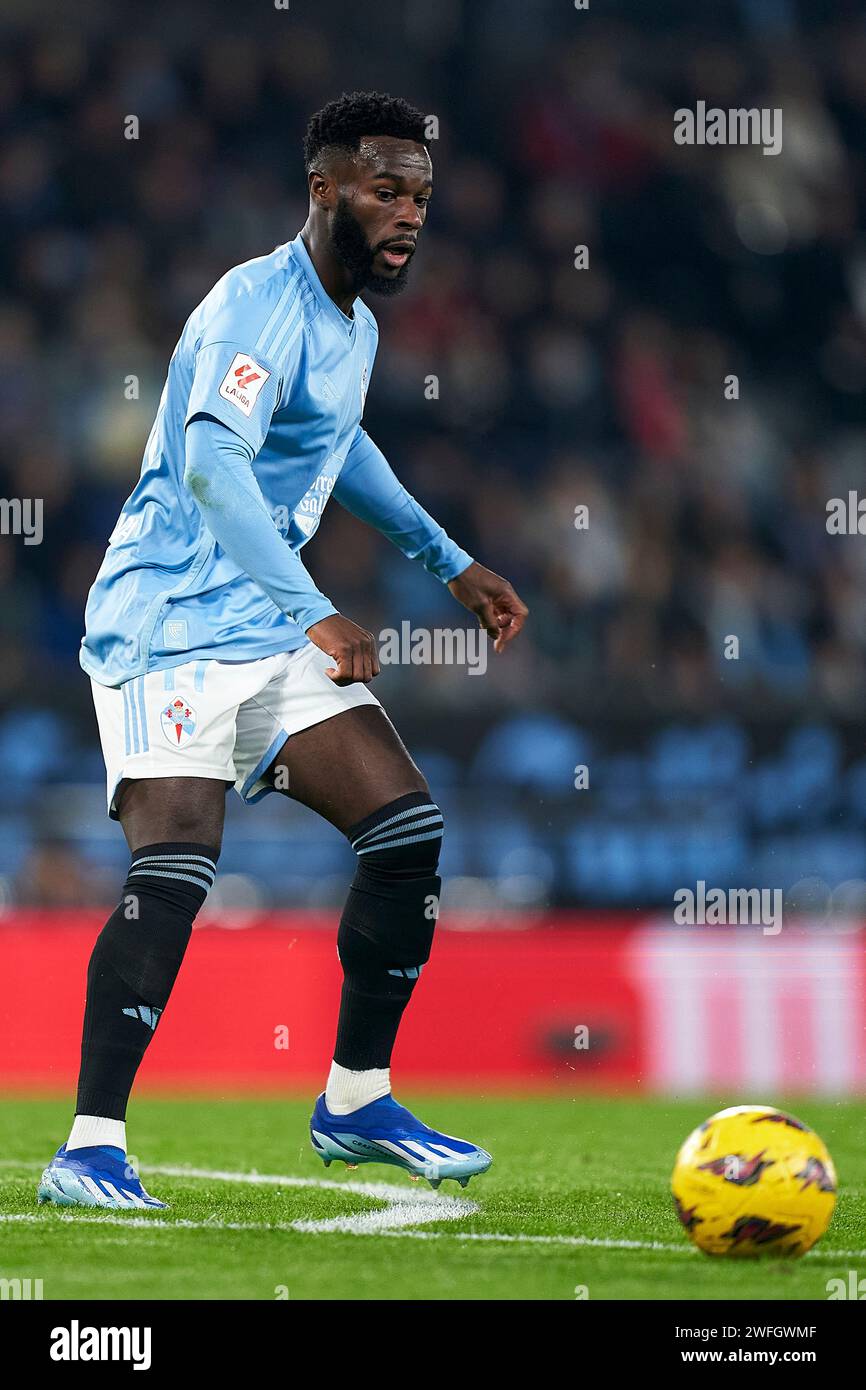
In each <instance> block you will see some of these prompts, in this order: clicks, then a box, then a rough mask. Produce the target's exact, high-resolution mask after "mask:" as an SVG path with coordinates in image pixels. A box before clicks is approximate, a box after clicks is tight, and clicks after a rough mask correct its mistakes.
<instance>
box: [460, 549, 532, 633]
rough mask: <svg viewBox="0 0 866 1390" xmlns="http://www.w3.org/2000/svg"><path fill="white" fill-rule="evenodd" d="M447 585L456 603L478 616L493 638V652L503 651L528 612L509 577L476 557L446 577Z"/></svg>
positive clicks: (520, 626)
mask: <svg viewBox="0 0 866 1390" xmlns="http://www.w3.org/2000/svg"><path fill="white" fill-rule="evenodd" d="M448 588H449V589H450V590H451V592H452V594H453V595H454V597H455V598H456V599H457V602H458V603H462V604H463V607H464V608H468V609H469V611H470V613H474V614H475V615H476V616H477V618H478V622H479V623H480V625H481V627H483V628H484V631H485V632H486V633H487V634H488V636H489V637H492V638H493V639H494V641H493V650H494V651H495V652H502V651H504V650H505V644H506V642H510V641H511V640H512V639H513V638H515V637H516V636H517V634H518V632H519V631H520V629H521V628H522V627H523V624H524V622H525V621H526V618H527V616H528V614H529V609H528V608H527V606H526V604H525V603H524V602H523V600H522V599H520V598H518V596H517V594H516V593H515V592H514V590H513V588H512V587H511V585H510V584H509V582H508V580H507V579H503V578H502V575H501V574H494V573H493V570H488V569H485V568H484V566H483V565H479V564H478V562H477V560H473V561H472V564H471V565H470V566H469V567H468V569H465V570H464V571H463V573H462V574H458V575H457V576H456V577H455V578H454V579H449V580H448Z"/></svg>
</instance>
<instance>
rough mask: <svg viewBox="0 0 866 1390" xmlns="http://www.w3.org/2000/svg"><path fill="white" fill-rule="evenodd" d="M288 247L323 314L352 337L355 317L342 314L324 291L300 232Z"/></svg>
mask: <svg viewBox="0 0 866 1390" xmlns="http://www.w3.org/2000/svg"><path fill="white" fill-rule="evenodd" d="M289 245H290V246H291V248H292V250H293V251H294V253H295V256H296V257H297V259H298V261H299V262H300V264H301V266H302V268H303V271H304V274H305V275H306V277H307V279H308V280H309V282H310V285H311V286H312V289H313V293H314V295H315V296H316V298H317V299H318V301H319V303H320V304H321V306H322V308H323V309H324V311H325V313H326V314H328V315H329V316H330V318H331V319H332V320H333V321H334V323H336V324H338V325H339V326H340V327H341V328H342V329H343V332H344V333H348V335H349V337H350V338H352V337H354V335H355V325H356V324H357V322H358V317H357V315H355V317H354V318H349V315H348V314H344V313H343V311H342V309H341V308H340V306H339V305H338V304H335V303H334V301H333V299H332V298H331V296H330V295H329V294H328V291H327V290H326V289H325V287H324V285H323V284H322V282H321V280H320V279H319V276H318V272H317V270H316V267H315V266H314V265H313V262H312V260H311V259H310V253H309V251H308V250H307V248H306V246H305V245H304V239H303V237H302V236H301V234H300V232H298V235H297V236H296V237H295V239H294V241H292V242H290V243H289Z"/></svg>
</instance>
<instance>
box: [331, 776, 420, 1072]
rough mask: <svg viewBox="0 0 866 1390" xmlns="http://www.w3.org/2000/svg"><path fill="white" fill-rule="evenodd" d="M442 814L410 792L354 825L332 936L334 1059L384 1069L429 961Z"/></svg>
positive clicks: (349, 1066) (342, 1063)
mask: <svg viewBox="0 0 866 1390" xmlns="http://www.w3.org/2000/svg"><path fill="white" fill-rule="evenodd" d="M442 825H443V822H442V813H441V811H440V810H439V808H438V806H436V805H435V804H434V803H433V802H432V801H431V800H430V796H429V794H428V793H426V792H410V793H409V794H408V795H407V796H401V797H399V798H398V799H397V800H396V801H392V802H390V803H389V804H388V805H387V806H383V807H381V808H380V810H378V811H375V812H374V813H373V815H371V816H367V817H366V818H365V819H364V820H362V821H359V823H358V824H357V825H354V826H352V828H351V829H350V830H349V831H348V839H349V841H350V842H351V845H352V848H353V849H354V850H355V851H356V853H357V855H358V868H357V871H356V874H355V878H354V881H353V883H352V886H351V888H350V889H349V896H348V899H347V901H346V906H345V909H344V911H343V916H342V918H341V921H340V928H339V931H338V933H337V950H338V952H339V956H340V963H341V965H342V967H343V989H342V994H341V996H340V1018H339V1023H338V1025H337V1043H336V1047H335V1049H334V1061H335V1062H336V1063H337V1064H338V1066H341V1067H346V1068H347V1069H349V1070H351V1071H366V1070H370V1069H372V1068H381V1067H388V1066H389V1065H390V1061H391V1052H392V1049H393V1047H394V1040H395V1038H396V1037H397V1029H398V1028H399V1026H400V1020H401V1018H402V1017H403V1011H404V1009H405V1008H406V1005H407V1004H408V1002H409V1000H410V998H411V996H412V991H413V990H414V988H415V985H416V983H417V981H418V977H419V975H420V973H421V969H422V967H423V965H424V964H425V962H426V961H427V960H428V959H429V956H430V948H431V945H432V942H433V932H434V929H435V927H436V918H437V916H438V908H439V893H440V889H441V886H442V881H441V879H440V878H438V877H437V875H436V868H437V866H438V863H439V850H440V848H441V844H442Z"/></svg>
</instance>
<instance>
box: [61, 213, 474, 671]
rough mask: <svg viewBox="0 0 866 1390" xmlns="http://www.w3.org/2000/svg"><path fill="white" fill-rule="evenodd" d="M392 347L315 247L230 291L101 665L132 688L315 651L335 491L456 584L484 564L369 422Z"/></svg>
mask: <svg viewBox="0 0 866 1390" xmlns="http://www.w3.org/2000/svg"><path fill="white" fill-rule="evenodd" d="M377 339H378V331H377V328H376V321H375V319H374V318H373V315H372V314H371V312H370V310H369V309H368V308H367V306H366V305H365V304H364V303H363V302H362V301H361V300H360V299H357V300H356V301H355V305H354V316H353V317H352V318H349V317H348V316H347V315H346V314H344V313H343V312H342V311H341V310H340V309H339V308H338V307H337V305H336V304H335V303H334V301H333V300H332V299H331V297H330V295H328V294H327V293H326V292H325V290H324V288H323V286H322V284H321V281H320V280H319V277H318V275H317V274H316V271H315V269H314V267H313V263H312V261H311V260H310V257H309V254H308V252H307V250H306V247H305V246H304V243H303V241H302V239H301V237H300V236H298V237H296V238H295V240H294V241H290V242H287V243H286V244H285V245H284V246H278V247H277V249H276V250H275V251H273V252H272V253H271V254H270V255H269V256H260V257H258V258H257V259H256V260H253V261H248V262H246V264H244V265H240V266H236V267H235V268H234V269H233V270H230V271H229V272H228V274H226V275H224V276H223V278H222V279H221V280H220V281H218V283H217V284H216V285H215V286H214V288H213V289H212V290H211V292H210V294H208V295H207V296H206V298H205V299H204V300H203V301H202V303H201V304H200V305H199V306H198V308H197V309H196V310H195V311H194V313H193V314H192V315H191V316H190V318H189V319H188V321H187V323H186V325H185V327H184V330H183V333H182V334H181V337H180V341H179V342H178V344H177V347H176V348H175V350H174V353H173V355H172V359H171V363H170V365H169V370H168V378H167V380H166V383H165V387H164V388H163V392H162V397H161V400H160V403H159V409H158V411H157V415H156V419H155V421H154V424H153V428H152V430H151V432H150V437H149V439H148V442H147V447H146V449H145V453H144V460H143V462H142V468H141V475H140V477H139V480H138V483H137V484H136V486H135V489H134V490H133V492H132V494H131V496H130V497H129V498H128V500H127V502H126V503H125V504H124V507H123V511H122V512H121V514H120V518H119V519H118V522H117V525H116V526H115V528H114V531H113V532H112V535H111V538H110V541H109V546H108V550H107V551H106V554H105V559H104V560H103V562H102V565H101V567H100V570H99V573H98V575H97V576H96V579H95V581H94V584H93V587H92V589H91V591H90V594H89V596H88V600H87V608H86V612H85V635H84V639H83V641H82V644H81V664H82V666H83V667H84V669H85V671H87V672H88V673H89V674H90V675H92V676H93V677H94V678H95V679H96V680H97V681H99V682H101V683H102V684H103V685H121V684H122V683H123V682H124V681H127V680H129V679H131V678H132V677H133V676H139V675H143V674H144V673H146V672H147V671H154V670H161V669H163V668H165V667H170V666H177V665H180V664H181V663H183V662H186V661H191V660H195V659H200V658H207V657H218V658H219V659H220V660H221V661H248V660H252V659H254V658H256V657H261V656H269V655H272V654H273V653H274V652H279V651H292V650H294V649H295V648H296V647H299V646H302V645H303V644H304V643H305V642H306V641H307V640H308V639H307V638H306V637H305V635H304V634H305V631H306V630H307V629H308V628H310V627H312V626H313V624H314V623H317V622H319V621H321V619H322V618H325V617H328V616H329V615H330V614H332V613H334V612H336V609H335V608H334V606H333V604H332V603H331V602H330V601H329V600H328V599H327V598H326V597H325V595H324V594H322V593H320V592H319V590H318V589H317V588H316V586H315V584H314V583H313V581H312V579H311V578H310V576H309V574H308V573H307V571H306V569H305V568H304V565H303V563H302V561H301V558H300V554H299V551H300V549H301V547H302V546H303V545H305V544H306V542H307V541H308V540H309V539H310V537H311V536H312V535H313V534H314V533H315V531H316V528H317V527H318V524H319V520H320V518H321V515H322V512H323V510H324V507H325V505H326V503H327V501H328V498H329V497H330V496H331V495H332V494H333V496H334V497H336V498H337V500H338V501H339V502H340V503H341V504H342V505H343V506H344V507H346V508H347V509H348V510H349V511H351V512H353V513H354V514H355V515H356V516H358V517H360V518H361V519H362V520H364V521H366V522H369V523H370V524H371V525H372V526H375V527H376V528H377V529H378V530H380V531H382V532H383V533H384V534H385V535H386V536H388V538H389V539H390V540H392V541H393V542H394V544H395V545H397V546H398V547H399V548H400V549H401V550H402V551H403V553H404V554H405V555H407V556H409V557H411V558H413V559H419V560H421V562H422V563H423V564H424V565H425V567H426V568H427V569H428V570H430V572H431V573H432V574H435V575H436V576H437V577H438V578H439V579H441V580H442V581H443V582H444V581H447V580H448V579H452V578H453V577H454V576H455V575H457V574H460V573H461V571H462V570H464V569H465V568H466V566H467V565H469V564H471V562H472V561H471V556H469V555H468V554H467V553H466V551H464V550H461V549H460V548H459V546H457V545H456V544H455V543H454V542H453V541H452V540H450V539H449V537H448V536H447V535H446V533H445V531H444V530H443V529H442V527H441V526H439V525H438V524H437V523H436V522H435V521H434V520H433V518H432V517H430V516H429V515H428V513H427V512H426V511H425V510H424V508H423V507H421V506H420V505H419V503H418V502H416V501H415V499H414V498H413V497H411V496H410V494H409V493H408V492H407V491H406V489H405V488H404V487H403V486H402V484H401V483H400V482H399V481H398V480H397V478H396V477H395V475H394V473H393V472H392V471H391V469H390V467H389V465H388V463H387V462H386V460H385V458H384V457H383V455H382V453H381V452H380V450H379V449H378V448H377V447H376V445H375V444H374V443H373V441H372V440H371V439H370V438H369V436H368V435H367V433H366V432H365V430H364V429H363V428H362V427H361V423H360V422H361V415H362V413H363V408H364V398H365V396H366V391H367V386H368V383H369V380H370V373H371V371H372V367H373V361H374V358H375V355H376V345H377ZM229 432H230V433H229Z"/></svg>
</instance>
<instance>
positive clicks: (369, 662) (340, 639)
mask: <svg viewBox="0 0 866 1390" xmlns="http://www.w3.org/2000/svg"><path fill="white" fill-rule="evenodd" d="M307 636H308V637H309V639H310V641H311V642H312V643H314V645H315V646H317V647H319V649H320V650H321V651H323V652H325V653H326V654H327V655H328V656H329V657H331V659H332V660H333V661H334V662H335V665H333V666H328V667H327V668H326V669H325V675H326V676H330V678H331V680H332V681H333V682H334V685H352V684H353V683H354V682H355V681H363V682H364V684H365V685H366V683H367V682H368V681H371V680H372V679H373V677H374V676H378V674H379V657H378V656H377V654H376V639H375V637H374V636H373V634H372V632H365V631H364V629H363V628H362V627H358V624H357V623H353V622H352V621H351V619H349V618H344V617H343V615H342V613H332V615H331V617H330V618H323V619H322V621H321V622H319V623H313V626H312V627H308V628H307Z"/></svg>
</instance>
